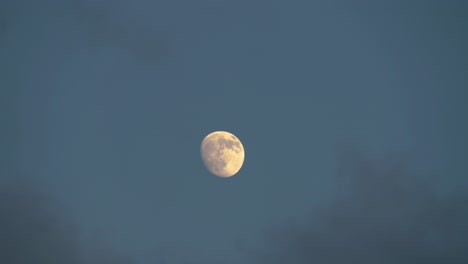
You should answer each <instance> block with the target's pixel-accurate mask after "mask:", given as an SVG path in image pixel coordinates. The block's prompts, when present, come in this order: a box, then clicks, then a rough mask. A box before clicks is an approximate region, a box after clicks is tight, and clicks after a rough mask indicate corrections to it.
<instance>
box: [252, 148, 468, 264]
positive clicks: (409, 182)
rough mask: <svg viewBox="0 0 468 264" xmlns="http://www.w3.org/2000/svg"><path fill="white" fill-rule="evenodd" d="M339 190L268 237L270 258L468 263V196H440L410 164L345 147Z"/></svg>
mask: <svg viewBox="0 0 468 264" xmlns="http://www.w3.org/2000/svg"><path fill="white" fill-rule="evenodd" d="M339 163H340V170H339V175H338V179H337V180H338V182H340V183H341V184H339V187H338V188H339V190H338V192H337V193H339V194H340V195H338V196H337V197H336V199H335V200H333V202H332V203H331V204H330V205H325V206H323V207H321V208H318V209H317V208H316V209H315V210H314V212H313V213H312V214H311V216H310V219H308V221H307V222H306V223H305V224H303V223H298V224H296V225H291V226H289V227H288V226H286V227H284V228H283V229H280V231H279V230H274V231H273V232H272V233H271V234H269V235H268V243H267V245H268V246H267V250H268V253H266V254H265V255H262V257H260V260H261V261H260V262H263V261H264V260H266V261H265V263H272V262H273V263H317V264H320V263H330V264H334V263H383V264H384V263H412V264H414V263H467V262H468V253H467V252H466V245H467V244H468V195H466V194H465V193H458V194H452V195H450V196H448V197H442V196H439V195H437V192H436V190H437V186H436V184H433V183H434V181H433V180H432V177H431V175H418V174H416V172H415V171H414V170H413V169H412V167H411V166H409V164H407V163H408V162H397V161H393V160H392V161H389V160H386V161H384V162H381V163H380V162H377V161H375V160H372V159H366V158H364V156H363V155H359V152H350V151H346V152H345V153H343V155H341V158H340V161H339Z"/></svg>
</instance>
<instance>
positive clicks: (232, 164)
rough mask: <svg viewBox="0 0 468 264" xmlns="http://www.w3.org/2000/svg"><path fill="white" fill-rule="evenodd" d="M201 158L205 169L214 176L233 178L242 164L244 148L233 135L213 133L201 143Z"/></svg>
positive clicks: (220, 132)
mask: <svg viewBox="0 0 468 264" xmlns="http://www.w3.org/2000/svg"><path fill="white" fill-rule="evenodd" d="M201 156H202V160H203V163H204V164H205V166H206V168H207V169H208V170H209V171H210V172H211V173H213V174H214V175H216V176H219V177H223V178H226V177H231V176H234V174H236V173H237V172H238V171H239V170H240V169H241V167H242V164H243V163H244V156H245V153H244V146H242V143H241V141H240V140H239V139H238V138H237V137H236V136H234V135H233V134H231V133H229V132H226V131H215V132H213V133H210V134H208V135H207V136H206V137H205V138H204V139H203V141H202V143H201Z"/></svg>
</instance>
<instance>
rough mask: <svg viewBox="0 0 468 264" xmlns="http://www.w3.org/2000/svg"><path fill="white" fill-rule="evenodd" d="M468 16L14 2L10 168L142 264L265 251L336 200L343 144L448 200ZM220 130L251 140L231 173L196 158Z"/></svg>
mask: <svg viewBox="0 0 468 264" xmlns="http://www.w3.org/2000/svg"><path fill="white" fill-rule="evenodd" d="M466 8H467V6H466V4H464V3H463V1H412V2H407V1H373V2H372V3H368V2H366V1H353V2H352V3H351V2H349V1H198V2H194V1H156V2H155V1H142V0H138V1H131V2H130V1H107V0H101V1H84V0H83V1H80V0H75V1H53V0H47V1H40V2H39V1H27V0H23V1H6V2H3V3H2V4H0V69H1V73H0V89H1V93H2V97H3V98H4V99H3V98H2V107H4V109H5V111H3V114H2V119H3V120H5V121H4V125H2V127H3V128H4V129H3V131H4V132H2V133H3V135H4V136H2V137H3V138H4V141H2V142H4V143H2V144H4V146H6V147H4V148H3V150H2V151H3V153H2V157H4V159H3V160H4V164H7V165H5V166H4V168H7V167H8V168H10V169H4V171H5V172H2V173H3V174H5V175H6V177H5V178H8V174H10V170H11V171H15V172H16V173H18V174H20V175H23V176H26V177H31V178H33V179H34V181H35V182H38V185H39V186H41V187H40V188H41V189H43V191H45V192H47V193H49V194H50V195H51V196H52V197H53V198H54V200H56V201H57V202H58V203H59V204H60V206H61V208H63V212H62V214H63V215H66V216H67V217H68V218H70V219H72V220H71V222H72V223H73V225H74V226H75V228H76V230H77V232H78V234H79V237H80V238H81V239H82V240H83V241H89V240H93V241H94V240H97V241H101V242H102V243H103V244H105V245H108V247H110V248H113V249H116V250H118V251H120V252H124V253H125V254H127V255H129V256H132V257H133V258H136V259H139V260H141V261H145V260H146V261H148V262H149V259H151V258H153V257H154V256H155V255H157V254H156V253H155V252H160V250H162V251H165V248H180V249H181V251H184V252H185V251H186V252H196V253H194V254H195V255H199V256H200V258H209V259H212V258H213V259H221V260H229V261H231V262H232V263H236V261H239V260H238V258H239V256H238V255H239V254H238V249H237V248H236V246H235V245H236V243H237V242H238V241H248V243H250V244H253V245H255V246H260V247H261V245H262V243H263V242H262V235H263V233H264V232H265V230H267V229H269V228H272V227H276V226H282V225H284V224H285V223H288V222H290V221H293V222H294V221H302V219H307V218H305V217H306V216H309V215H311V214H312V215H314V209H313V208H314V206H324V205H327V204H328V203H330V201H331V200H332V198H331V197H334V196H336V195H337V192H338V191H337V189H336V185H337V184H339V180H338V179H337V178H336V174H337V171H339V169H340V165H339V164H338V162H339V161H338V160H337V151H338V152H339V151H340V149H342V148H344V147H346V146H354V147H356V148H358V149H361V150H362V151H363V152H365V153H366V155H367V156H369V157H371V158H372V159H376V160H384V161H385V160H398V159H404V160H408V161H409V163H411V164H412V165H413V167H414V168H415V169H416V170H418V171H423V172H424V173H426V174H427V175H430V181H431V182H434V183H436V185H437V186H439V188H438V189H437V191H438V192H440V193H442V194H445V195H448V196H450V195H452V194H453V193H458V192H459V191H460V190H464V189H465V188H466V183H467V181H466V179H465V175H466V172H467V164H468V163H467V162H466V161H467V158H466V157H467V155H468V153H467V149H468V148H467V147H468V140H467V139H466V135H467V134H468V126H467V123H466V121H465V120H466V118H465V115H466V113H467V106H466V99H467V91H468V90H467V89H466V87H467V84H468V83H467V79H466V76H467V71H468V65H467V49H466V47H467V46H468V38H467V35H466V32H467V30H466V18H465V15H464V14H465V13H466V10H467V9H466ZM215 130H226V131H230V132H232V133H234V134H235V135H236V136H238V137H239V138H240V139H241V140H242V142H243V144H244V147H245V151H246V160H245V165H244V167H243V168H242V170H241V171H240V172H239V174H238V175H236V176H235V177H233V178H230V179H219V178H216V177H214V176H212V175H210V174H209V173H208V171H207V170H206V169H205V168H204V167H203V164H202V162H201V160H200V155H199V147H200V143H201V140H202V139H203V137H204V136H205V135H207V134H208V133H210V132H212V131H215ZM187 254H191V253H187ZM169 255H171V254H169ZM175 255H179V257H180V258H183V256H180V255H183V254H181V253H177V254H175ZM229 261H228V262H229ZM176 262H177V261H176ZM142 263H145V262H142Z"/></svg>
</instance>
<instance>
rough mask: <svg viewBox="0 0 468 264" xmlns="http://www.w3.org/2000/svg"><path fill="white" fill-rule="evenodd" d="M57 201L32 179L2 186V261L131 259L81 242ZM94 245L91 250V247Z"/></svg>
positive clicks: (74, 263)
mask: <svg viewBox="0 0 468 264" xmlns="http://www.w3.org/2000/svg"><path fill="white" fill-rule="evenodd" d="M60 215H61V212H60V211H59V208H58V206H57V205H56V204H54V203H53V201H52V200H51V199H50V197H48V196H47V195H45V194H44V193H43V192H41V191H40V190H39V189H38V188H37V186H36V185H34V184H33V183H32V182H28V181H17V180H15V181H13V182H7V181H2V185H1V186H0V216H1V217H0V263H8V264H31V263H35V264H42V263H44V264H65V263H66V264H85V263H86V264H94V263H96V264H97V263H100V264H107V263H109V264H110V263H112V264H123V263H125V264H127V263H133V262H132V261H131V260H130V259H127V258H125V257H124V256H120V255H119V254H115V252H109V251H102V250H100V251H98V252H95V253H94V251H93V254H92V256H91V257H85V255H89V254H87V252H89V251H92V250H93V248H92V245H93V243H89V244H88V243H87V244H86V245H85V246H84V245H83V244H81V243H80V242H79V240H78V237H77V232H76V230H75V229H74V227H73V225H72V224H71V223H70V222H69V221H67V219H65V218H64V217H60ZM89 247H91V249H90V248H89Z"/></svg>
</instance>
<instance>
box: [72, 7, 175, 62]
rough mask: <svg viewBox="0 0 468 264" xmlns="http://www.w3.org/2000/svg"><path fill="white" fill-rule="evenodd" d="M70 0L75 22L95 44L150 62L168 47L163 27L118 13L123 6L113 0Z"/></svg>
mask: <svg viewBox="0 0 468 264" xmlns="http://www.w3.org/2000/svg"><path fill="white" fill-rule="evenodd" d="M72 3H73V6H72V13H73V15H74V16H75V18H76V22H77V23H78V24H79V25H80V26H81V28H83V29H84V30H85V32H86V34H87V36H88V38H89V39H90V40H91V43H93V45H95V46H96V47H99V46H103V47H106V48H108V47H118V48H120V49H122V50H123V51H126V52H128V53H129V54H131V55H132V56H134V57H135V58H137V59H139V61H144V62H150V63H154V62H158V63H159V62H161V61H162V60H164V59H167V58H168V55H169V54H170V51H171V49H170V46H169V43H168V40H169V38H168V35H167V31H164V32H163V31H162V30H161V29H157V28H155V27H154V25H150V24H148V23H143V22H141V23H137V22H136V21H138V20H139V19H138V17H132V18H128V17H124V16H122V15H121V14H122V13H123V14H125V10H123V9H124V8H125V7H123V6H121V5H118V4H115V3H114V2H113V1H110V2H107V3H105V1H101V2H95V1H85V0H74V1H73V2H72ZM119 8H120V10H119Z"/></svg>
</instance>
